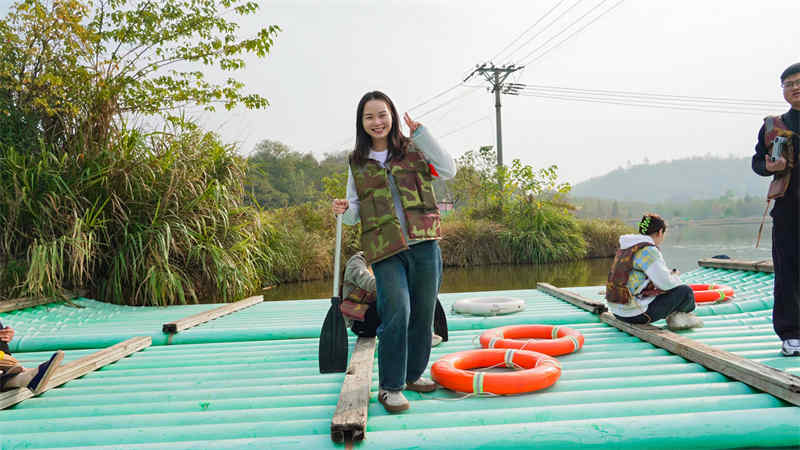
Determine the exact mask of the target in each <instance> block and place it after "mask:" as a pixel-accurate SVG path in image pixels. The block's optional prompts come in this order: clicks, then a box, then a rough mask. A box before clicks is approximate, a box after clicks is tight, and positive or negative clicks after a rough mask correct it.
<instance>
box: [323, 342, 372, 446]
mask: <svg viewBox="0 0 800 450" xmlns="http://www.w3.org/2000/svg"><path fill="white" fill-rule="evenodd" d="M374 357H375V338H374V337H370V338H366V337H359V338H358V340H357V341H356V347H355V350H353V356H351V357H350V365H349V366H348V368H347V374H346V375H345V377H344V382H343V383H342V391H341V393H340V394H339V403H338V404H337V405H336V412H334V413H333V419H332V420H331V439H332V440H333V441H334V442H344V441H349V442H358V441H362V440H364V436H365V435H366V429H367V410H368V409H369V390H370V386H372V363H373V360H374Z"/></svg>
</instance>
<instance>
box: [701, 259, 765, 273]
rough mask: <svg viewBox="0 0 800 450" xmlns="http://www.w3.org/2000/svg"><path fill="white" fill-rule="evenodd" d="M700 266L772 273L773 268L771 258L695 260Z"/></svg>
mask: <svg viewBox="0 0 800 450" xmlns="http://www.w3.org/2000/svg"><path fill="white" fill-rule="evenodd" d="M697 265H698V266H700V267H711V268H714V269H731V270H747V271H750V272H767V273H774V272H775V268H774V267H773V265H772V260H771V259H765V260H762V261H742V260H738V259H717V258H705V259H701V260H699V261H697Z"/></svg>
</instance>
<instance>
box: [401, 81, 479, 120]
mask: <svg viewBox="0 0 800 450" xmlns="http://www.w3.org/2000/svg"><path fill="white" fill-rule="evenodd" d="M464 87H469V88H472V89H471V90H469V91H464V93H463V94H461V95H459V96H456V97H453V98H451V99H450V100H448V101H446V102H444V103H441V104H440V105H438V106H435V107H433V108H431V109H429V110H427V111H425V112H424V113H420V114H416V116H415V118H416V119H420V118H423V117H425V116H427V115H428V114H430V113H433V112H436V111H438V110H440V109H442V108H444V107H445V106H447V105H449V104H451V103H453V102H455V101H457V100H461V99H463V98H465V97H467V96H469V95H472V94H474V93H476V92H479V90H478V89H476V88H483V86H470V85H464Z"/></svg>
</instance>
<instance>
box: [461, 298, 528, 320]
mask: <svg viewBox="0 0 800 450" xmlns="http://www.w3.org/2000/svg"><path fill="white" fill-rule="evenodd" d="M524 309H525V301H523V300H521V299H518V298H514V297H474V298H462V299H461V300H457V301H456V302H455V303H453V311H455V312H458V313H462V314H472V315H476V316H496V315H500V314H511V313H515V312H519V311H522V310H524Z"/></svg>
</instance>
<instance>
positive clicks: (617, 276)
mask: <svg viewBox="0 0 800 450" xmlns="http://www.w3.org/2000/svg"><path fill="white" fill-rule="evenodd" d="M638 229H639V234H626V235H623V236H620V238H619V247H620V248H619V250H617V253H616V255H615V257H614V262H613V264H612V265H611V271H610V273H609V275H608V283H607V284H606V303H607V304H608V309H609V311H611V312H612V313H613V314H614V316H616V317H617V318H618V319H620V320H622V321H625V322H628V323H633V324H647V323H651V322H655V321H657V320H661V319H664V318H666V319H667V327H668V328H669V329H671V330H685V329H689V328H698V327H702V326H703V321H702V320H701V319H700V318H699V317H697V315H696V314H695V313H694V309H695V306H696V305H695V301H694V292H693V291H692V288H691V287H689V286H688V285H686V284H683V283H682V282H681V279H680V278H679V277H678V272H677V270H669V269H668V268H667V264H666V262H664V256H663V255H662V254H661V251H660V250H659V246H660V245H661V243H662V242H664V235H665V234H666V232H667V224H666V222H665V221H664V219H662V218H661V216H659V215H658V214H651V213H648V214H645V215H644V216H643V217H642V220H641V221H640V222H639V226H638Z"/></svg>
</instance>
